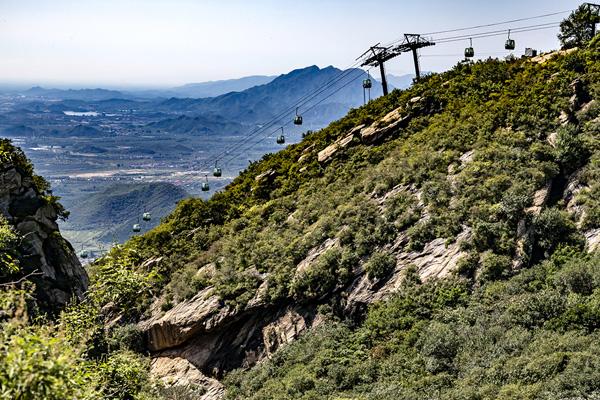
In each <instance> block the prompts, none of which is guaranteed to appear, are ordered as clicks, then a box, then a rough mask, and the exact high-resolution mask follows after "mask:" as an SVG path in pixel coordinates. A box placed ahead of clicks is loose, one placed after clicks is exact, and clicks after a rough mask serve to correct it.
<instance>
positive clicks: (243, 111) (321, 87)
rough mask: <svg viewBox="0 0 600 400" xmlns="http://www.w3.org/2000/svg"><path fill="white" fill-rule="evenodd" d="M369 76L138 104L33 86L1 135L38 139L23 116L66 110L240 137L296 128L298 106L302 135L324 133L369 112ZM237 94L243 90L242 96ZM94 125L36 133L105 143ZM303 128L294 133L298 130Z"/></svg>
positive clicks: (274, 81)
mask: <svg viewBox="0 0 600 400" xmlns="http://www.w3.org/2000/svg"><path fill="white" fill-rule="evenodd" d="M365 77H366V75H365V72H364V71H363V70H361V69H349V70H345V71H342V70H340V69H338V68H335V67H333V66H329V67H326V68H319V67H317V66H310V67H306V68H301V69H296V70H294V71H291V72H289V73H287V74H283V75H280V76H278V77H276V78H273V77H270V76H250V77H245V78H240V79H230V80H224V81H215V82H205V83H195V84H189V85H184V86H181V87H178V88H174V89H173V91H175V92H177V93H179V94H188V95H190V96H192V95H193V96H203V95H209V94H216V93H220V92H226V93H224V94H220V95H218V96H215V97H206V98H202V97H180V96H173V97H170V98H165V97H153V98H143V97H140V96H138V97H134V95H133V94H131V93H124V92H119V91H114V90H105V89H79V90H62V89H44V88H41V87H34V88H31V89H29V90H26V91H25V92H23V94H24V95H25V96H26V99H27V96H29V97H32V101H29V102H27V101H23V102H22V103H20V104H19V110H18V112H17V113H12V114H9V113H7V114H4V116H3V117H4V118H5V121H4V122H3V123H0V125H3V127H2V126H0V132H2V131H4V132H9V133H20V134H23V135H32V134H33V132H32V131H31V130H30V129H28V126H29V125H28V124H27V123H26V122H25V120H24V116H25V114H28V113H35V114H37V113H44V114H45V115H51V114H48V113H56V114H61V115H62V114H63V113H64V112H65V111H76V112H86V111H94V112H98V113H106V114H111V113H120V114H123V112H125V113H133V112H135V113H136V118H140V117H141V116H142V117H143V118H144V120H145V121H147V122H146V125H145V128H144V129H149V130H153V131H154V132H160V131H165V132H166V133H178V134H184V135H196V136H198V135H206V134H240V133H243V132H246V131H247V130H248V129H253V128H254V127H255V126H256V125H261V124H264V123H266V122H268V121H273V120H275V122H274V123H275V124H283V123H284V122H285V121H288V122H289V121H291V119H292V118H293V117H294V115H295V112H296V110H295V105H296V104H297V103H300V107H299V109H298V113H300V114H301V115H303V117H304V121H305V124H304V125H303V126H302V127H299V129H302V130H305V129H318V128H320V127H323V126H326V125H327V124H329V123H330V122H331V121H333V120H336V119H338V118H340V117H342V116H343V115H345V114H346V113H347V112H348V110H349V109H351V108H356V107H359V106H361V105H363V101H364V98H363V88H362V80H363V79H364V78H365ZM389 78H390V82H391V85H392V86H393V87H406V86H407V85H409V84H410V83H409V82H410V81H411V78H412V76H410V75H409V76H401V77H395V76H390V77H389ZM372 79H373V81H374V84H373V88H372V89H371V98H372V99H375V98H377V97H379V96H381V94H382V89H381V85H380V84H379V83H378V82H377V80H376V79H375V78H372ZM248 86H250V87H248ZM246 87H247V88H246ZM244 88H245V89H244ZM238 89H243V90H240V91H236V90H238ZM232 90H233V91H232ZM166 93H170V91H158V92H156V93H155V95H157V96H158V95H159V94H162V95H164V94H166ZM148 94H149V93H146V94H145V95H148ZM61 98H62V100H60V99H61ZM50 100H51V101H50ZM57 100H58V101H57ZM103 118H107V117H105V116H103ZM34 120H35V118H34ZM0 122H2V121H0ZM27 122H29V121H27ZM95 124H96V122H94V120H93V118H92V119H90V120H89V121H88V123H87V125H85V126H78V127H72V126H71V127H67V128H65V127H60V126H59V127H56V128H54V129H53V128H51V127H45V128H43V129H36V131H37V132H35V134H36V135H40V136H44V135H51V136H55V137H67V136H77V135H78V134H81V135H82V136H86V137H90V136H93V137H99V136H102V135H107V134H109V132H108V131H106V129H104V128H102V127H100V124H98V125H96V126H94V125H95ZM299 129H298V128H296V131H298V130H299Z"/></svg>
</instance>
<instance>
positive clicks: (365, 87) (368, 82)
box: [363, 78, 373, 89]
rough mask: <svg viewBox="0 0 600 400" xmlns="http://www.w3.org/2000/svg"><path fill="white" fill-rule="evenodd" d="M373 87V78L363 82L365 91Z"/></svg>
mask: <svg viewBox="0 0 600 400" xmlns="http://www.w3.org/2000/svg"><path fill="white" fill-rule="evenodd" d="M372 87H373V82H371V78H367V79H365V80H363V89H371V88H372Z"/></svg>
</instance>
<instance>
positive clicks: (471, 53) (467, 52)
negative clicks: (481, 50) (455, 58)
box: [465, 39, 475, 58]
mask: <svg viewBox="0 0 600 400" xmlns="http://www.w3.org/2000/svg"><path fill="white" fill-rule="evenodd" d="M469 43H470V45H469V47H467V48H466V49H465V58H473V57H474V56H475V50H474V49H473V39H469Z"/></svg>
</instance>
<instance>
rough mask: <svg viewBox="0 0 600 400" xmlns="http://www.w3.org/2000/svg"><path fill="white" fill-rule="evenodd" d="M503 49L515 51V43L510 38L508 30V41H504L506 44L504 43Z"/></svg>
mask: <svg viewBox="0 0 600 400" xmlns="http://www.w3.org/2000/svg"><path fill="white" fill-rule="evenodd" d="M504 48H505V49H506V50H514V49H515V41H514V39H511V38H510V29H509V30H508V39H506V43H504Z"/></svg>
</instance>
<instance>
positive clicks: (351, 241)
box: [92, 38, 600, 399]
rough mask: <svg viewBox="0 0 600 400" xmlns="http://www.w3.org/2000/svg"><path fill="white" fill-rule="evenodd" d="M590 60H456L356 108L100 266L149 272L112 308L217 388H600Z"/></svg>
mask: <svg viewBox="0 0 600 400" xmlns="http://www.w3.org/2000/svg"><path fill="white" fill-rule="evenodd" d="M599 58H600V40H599V39H598V38H596V40H595V41H593V42H592V43H590V45H589V47H588V48H586V49H580V50H577V49H575V50H571V51H565V52H560V53H553V54H549V55H545V56H543V57H538V58H534V59H527V58H523V59H515V60H508V61H500V60H487V61H485V62H477V63H475V64H471V63H461V64H459V65H457V66H456V67H454V68H453V69H452V70H450V71H448V72H446V73H443V74H435V75H431V76H429V77H427V78H426V79H424V80H422V81H421V82H419V83H418V84H416V85H413V86H412V87H411V88H410V89H407V90H404V91H398V90H396V91H394V92H392V93H391V94H390V95H388V96H386V97H385V98H380V99H378V100H376V101H374V102H372V103H370V104H368V105H366V106H364V107H361V108H358V109H354V110H352V111H351V112H350V113H349V114H348V115H347V116H346V117H344V118H342V119H341V120H339V121H337V122H335V123H333V124H331V125H330V126H329V127H327V128H325V129H323V130H320V131H318V132H315V133H314V134H313V135H310V136H308V137H307V138H306V139H304V140H303V141H302V142H300V143H298V144H296V145H292V146H289V147H287V148H286V149H285V150H282V151H281V152H279V153H276V154H271V155H267V156H265V157H264V158H263V160H262V161H261V162H257V163H253V164H251V165H250V166H249V167H248V168H247V170H246V171H244V172H243V173H241V174H240V176H239V177H238V178H236V179H235V180H234V181H233V183H231V184H230V185H229V186H228V187H227V189H226V190H224V191H223V192H220V193H217V194H215V195H214V196H213V197H212V198H211V199H210V200H208V201H203V200H201V199H188V200H185V201H182V202H180V203H179V205H178V207H177V208H176V209H175V211H174V212H173V213H172V214H171V215H170V216H169V217H168V218H166V219H165V221H164V222H163V223H162V224H161V225H160V226H158V227H157V228H155V229H154V230H152V231H151V232H148V233H147V234H145V235H143V236H141V237H137V238H134V239H132V240H131V241H130V242H128V243H127V244H126V245H125V246H124V247H121V248H118V249H115V250H114V251H113V252H112V253H111V254H110V255H109V256H108V257H107V258H106V259H105V260H101V261H100V262H98V263H97V264H95V265H94V266H93V268H92V271H93V280H94V282H95V285H102V282H103V281H104V279H106V277H107V276H111V279H114V278H113V277H112V275H107V274H108V271H110V270H111V266H112V268H114V266H120V267H119V270H120V274H121V278H120V279H123V280H127V281H143V282H148V281H151V282H152V284H148V286H145V289H144V290H143V291H142V292H143V293H144V295H143V296H140V295H139V293H140V292H139V291H136V292H132V291H131V290H129V289H118V288H119V287H120V286H119V285H115V288H114V289H110V290H109V291H110V298H111V299H117V300H116V301H114V300H113V301H112V302H111V303H110V307H109V308H107V307H105V308H103V312H104V313H106V314H105V318H107V320H113V319H114V318H118V319H119V320H120V321H121V323H125V322H128V323H132V322H135V323H137V327H138V328H139V329H141V331H142V332H143V334H144V335H145V337H146V338H147V340H148V347H147V349H148V350H149V351H150V352H151V357H152V360H153V361H152V373H153V374H154V375H155V376H158V377H162V378H164V379H165V381H166V382H170V384H173V383H175V384H176V385H177V384H178V385H187V384H189V383H194V384H198V385H201V386H203V387H205V388H206V390H207V392H206V394H205V397H203V398H205V399H215V398H219V397H220V396H221V395H222V394H223V393H226V396H227V397H228V398H236V399H244V398H252V399H270V398H273V399H298V398H305V399H309V398H311V399H312V398H352V399H359V398H360V399H363V398H364V399H388V398H389V399H392V398H393V399H398V398H406V399H414V398H432V397H433V398H447V399H458V398H481V399H487V398H490V399H491V398H560V397H572V396H586V395H590V394H592V393H595V392H598V391H600V384H599V382H600V379H598V376H597V371H598V368H597V366H598V365H600V351H599V349H598V347H597V341H598V328H600V314H599V312H598V310H599V308H598V301H599V300H598V294H599V293H600V278H599V277H600V272H599V271H600V270H599V267H598V266H599V265H600V264H599V263H598V258H597V255H596V254H595V249H596V246H597V244H598V242H599V241H600V236H599V232H600V219H599V218H598V215H600V208H599V207H600V203H598V201H597V197H598V196H597V193H596V192H597V190H598V188H599V187H600V180H599V179H600V174H599V173H598V163H599V161H598V160H599V157H600V152H599V151H600V147H599V142H598V137H599V134H600V130H599V129H600V120H599V115H600V106H599V105H598V95H599V93H600V85H599V82H600V79H599V77H600V63H599V62H598V61H599ZM113 282H114V281H113ZM93 290H94V289H92V291H93ZM108 295H109V294H108V293H107V294H106V296H108ZM104 304H105V303H104ZM298 338H300V340H298V341H295V340H296V339H298ZM291 342H293V343H291ZM290 343H291V344H290ZM280 349H281V350H280ZM265 358H267V360H265V361H263V362H262V363H259V364H257V365H256V366H255V367H253V368H251V367H252V366H253V365H255V364H256V363H257V362H258V361H260V360H263V359H265ZM223 378H224V382H225V387H223V386H222V383H221V381H222V380H223Z"/></svg>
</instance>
